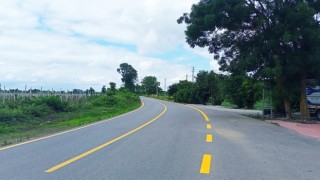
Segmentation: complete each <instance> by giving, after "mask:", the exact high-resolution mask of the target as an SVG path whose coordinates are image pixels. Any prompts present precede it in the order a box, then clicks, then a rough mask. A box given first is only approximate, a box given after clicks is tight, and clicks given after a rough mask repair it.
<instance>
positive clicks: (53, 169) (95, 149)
mask: <svg viewBox="0 0 320 180" xmlns="http://www.w3.org/2000/svg"><path fill="white" fill-rule="evenodd" d="M160 104H162V103H160ZM162 105H163V106H164V110H163V111H162V112H161V113H160V114H159V115H158V116H156V117H155V118H153V119H151V120H150V121H148V122H146V123H144V124H143V125H141V126H139V127H137V128H135V129H133V130H131V131H129V132H127V133H125V134H122V135H121V136H119V137H117V138H115V139H113V140H111V141H108V142H106V143H104V144H101V145H100V146H97V147H95V148H93V149H91V150H89V151H87V152H84V153H82V154H80V155H78V156H76V157H74V158H71V159H69V160H67V161H65V162H63V163H60V164H58V165H56V166H54V167H52V168H50V169H47V170H46V171H45V172H47V173H51V172H53V171H56V170H58V169H60V168H62V167H64V166H67V165H69V164H71V163H73V162H75V161H77V160H79V159H81V158H84V157H86V156H88V155H90V154H92V153H94V152H96V151H98V150H100V149H102V148H104V147H106V146H109V145H110V144H112V143H114V142H117V141H119V140H120V139H122V138H125V137H127V136H129V135H130V134H132V133H134V132H137V131H139V130H141V129H142V128H144V127H146V126H147V125H149V124H151V123H152V122H154V121H155V120H157V119H159V118H160V117H161V116H162V115H163V114H164V113H165V112H166V111H167V106H166V105H164V104H162Z"/></svg>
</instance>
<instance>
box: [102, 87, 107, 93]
mask: <svg viewBox="0 0 320 180" xmlns="http://www.w3.org/2000/svg"><path fill="white" fill-rule="evenodd" d="M106 92H107V88H106V86H102V88H101V93H102V94H105V93H106Z"/></svg>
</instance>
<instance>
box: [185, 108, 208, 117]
mask: <svg viewBox="0 0 320 180" xmlns="http://www.w3.org/2000/svg"><path fill="white" fill-rule="evenodd" d="M186 106H188V107H191V108H193V109H195V110H197V111H198V112H200V113H201V114H202V116H203V118H204V119H205V120H206V121H209V118H208V116H207V115H206V113H204V112H203V111H201V110H200V109H198V108H196V107H194V106H191V105H186Z"/></svg>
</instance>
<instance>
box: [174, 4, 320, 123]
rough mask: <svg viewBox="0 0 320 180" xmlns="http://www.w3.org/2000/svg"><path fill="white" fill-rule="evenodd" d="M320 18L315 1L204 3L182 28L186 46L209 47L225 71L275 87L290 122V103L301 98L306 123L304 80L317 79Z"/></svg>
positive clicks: (194, 9) (319, 6)
mask: <svg viewBox="0 0 320 180" xmlns="http://www.w3.org/2000/svg"><path fill="white" fill-rule="evenodd" d="M319 12H320V1H313V0H306V1H300V0H290V1H289V0H275V1H270V0H202V1H200V2H199V3H197V4H194V5H193V6H192V9H191V12H190V13H189V14H188V13H185V14H183V16H181V17H180V18H179V19H178V23H182V22H184V23H186V24H187V28H186V31H185V34H186V41H187V43H188V44H189V45H190V46H191V47H195V46H199V47H207V48H208V51H209V52H210V53H213V54H214V58H215V59H216V60H218V62H219V64H220V65H221V67H220V69H221V70H223V71H229V72H231V73H238V74H241V73H242V74H246V75H247V76H252V77H254V78H256V79H259V80H261V79H264V80H268V81H269V82H270V83H271V84H274V86H276V87H277V89H278V90H279V91H281V93H282V96H283V98H284V102H285V104H284V105H285V108H286V112H287V115H288V116H290V114H291V107H290V105H291V103H290V97H291V96H300V111H301V113H302V115H303V116H305V117H308V116H309V113H308V109H307V104H306V95H305V86H306V84H305V82H306V81H305V80H306V78H307V77H308V76H310V75H312V76H317V77H319V70H318V69H319V68H320V60H319V55H320V46H318V44H319V43H320V23H319V21H320V13H319ZM294 89H299V90H298V91H295V90H294Z"/></svg>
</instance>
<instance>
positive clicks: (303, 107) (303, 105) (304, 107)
mask: <svg viewBox="0 0 320 180" xmlns="http://www.w3.org/2000/svg"><path fill="white" fill-rule="evenodd" d="M306 77H307V74H306V71H305V70H304V69H301V70H300V113H301V118H303V119H304V120H309V119H310V114H309V109H308V103H307V95H306Z"/></svg>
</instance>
